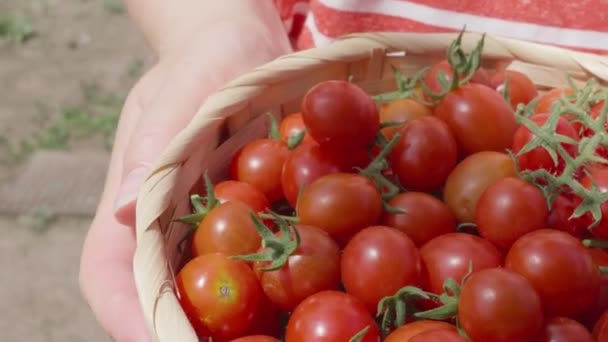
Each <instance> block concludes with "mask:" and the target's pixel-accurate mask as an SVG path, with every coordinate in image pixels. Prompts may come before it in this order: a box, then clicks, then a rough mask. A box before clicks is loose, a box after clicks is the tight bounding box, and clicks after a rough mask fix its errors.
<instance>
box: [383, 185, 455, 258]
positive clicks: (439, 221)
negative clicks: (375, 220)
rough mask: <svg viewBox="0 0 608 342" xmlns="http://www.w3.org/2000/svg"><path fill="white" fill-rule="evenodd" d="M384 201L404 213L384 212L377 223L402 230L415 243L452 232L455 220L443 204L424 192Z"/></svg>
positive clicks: (421, 243) (408, 193)
mask: <svg viewBox="0 0 608 342" xmlns="http://www.w3.org/2000/svg"><path fill="white" fill-rule="evenodd" d="M388 204H389V205H390V206H391V207H393V208H397V209H400V210H402V211H404V212H405V213H404V214H400V213H392V212H388V211H385V212H384V214H383V216H382V219H381V221H380V222H381V223H382V224H383V225H386V226H390V227H395V228H397V229H399V230H401V231H402V232H404V233H406V234H407V236H409V237H410V238H411V239H412V241H414V243H415V244H416V246H422V245H424V244H425V243H427V242H428V241H430V240H431V239H433V238H435V237H437V236H439V235H443V234H447V233H451V232H455V231H456V219H455V218H454V214H452V212H451V211H450V208H448V206H447V205H445V203H443V202H441V201H440V200H438V199H437V198H436V197H434V196H432V195H429V194H427V193H424V192H405V193H401V194H398V195H397V196H395V197H393V198H392V199H391V200H390V201H389V202H388Z"/></svg>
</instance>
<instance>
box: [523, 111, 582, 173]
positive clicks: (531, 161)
mask: <svg viewBox="0 0 608 342" xmlns="http://www.w3.org/2000/svg"><path fill="white" fill-rule="evenodd" d="M548 119H549V114H546V113H544V114H535V115H533V116H532V117H531V118H530V120H531V121H532V122H534V123H535V124H536V125H538V126H542V125H544V124H545V123H546V122H547V120H548ZM555 132H556V133H557V134H560V135H565V136H567V137H569V138H572V139H573V140H575V141H576V140H578V133H576V130H575V129H574V128H573V127H572V125H571V124H570V122H568V120H566V119H564V118H563V117H560V118H559V119H558V121H557V127H556V129H555ZM535 137H536V135H535V134H534V133H532V132H531V131H530V130H529V129H528V128H527V127H526V126H523V125H522V126H520V127H519V128H518V129H517V131H516V132H515V138H514V140H513V153H515V154H516V155H517V160H518V163H519V168H520V169H521V170H538V169H541V168H542V169H545V170H547V171H549V172H551V173H553V174H559V173H560V172H561V171H563V170H564V166H565V164H564V160H563V158H561V157H559V156H558V163H557V164H555V163H554V162H553V159H552V158H551V155H550V154H549V152H547V150H546V149H545V148H544V147H541V146H537V147H535V148H534V149H532V150H531V151H528V152H526V153H524V154H521V155H518V153H519V151H521V150H522V148H523V147H524V146H526V144H528V143H529V142H530V141H531V140H532V139H534V138H535ZM561 146H562V147H563V148H564V149H565V150H566V151H567V152H568V154H569V155H571V156H573V157H574V156H575V155H576V153H577V149H578V148H577V146H576V145H575V144H568V143H565V142H562V143H561Z"/></svg>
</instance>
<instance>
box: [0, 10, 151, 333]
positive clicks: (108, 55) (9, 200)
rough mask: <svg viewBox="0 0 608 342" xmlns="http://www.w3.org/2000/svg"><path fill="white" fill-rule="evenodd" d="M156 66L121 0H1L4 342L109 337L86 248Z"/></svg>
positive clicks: (0, 305)
mask: <svg viewBox="0 0 608 342" xmlns="http://www.w3.org/2000/svg"><path fill="white" fill-rule="evenodd" d="M150 63H151V54H150V51H149V50H148V49H147V47H146V46H145V43H144V41H143V39H142V37H141V36H140V34H139V33H138V32H137V31H136V30H135V28H134V27H133V26H132V24H131V22H130V21H129V18H128V17H127V14H126V12H125V8H124V6H123V4H122V1H121V0H0V270H2V275H1V276H0V340H1V341H3V342H13V341H15V342H16V341H29V342H38V341H45V342H53V341H62V342H72V341H75V342H76V341H90V342H97V341H108V338H106V337H105V336H104V334H103V332H102V331H101V329H100V328H99V327H98V326H97V324H96V322H95V320H94V318H93V317H92V315H91V313H90V311H89V308H88V307H87V306H86V303H84V301H83V300H82V298H81V295H80V290H79V288H78V282H77V278H78V266H79V258H80V251H81V247H82V242H83V239H84V237H85V234H86V231H87V229H88V225H89V222H90V220H91V218H92V215H93V213H94V211H95V207H96V205H97V200H98V198H99V196H100V194H101V190H102V185H103V181H104V177H105V172H106V167H107V163H108V160H109V151H110V148H111V144H112V140H113V134H114V129H115V126H116V123H117V119H118V115H119V113H120V108H121V106H122V103H123V100H124V98H125V96H126V94H127V91H128V90H129V89H130V88H131V87H132V85H133V84H134V82H135V81H136V80H137V79H138V77H139V76H140V75H141V74H142V72H143V71H144V70H145V69H146V68H147V67H148V66H149V64H150Z"/></svg>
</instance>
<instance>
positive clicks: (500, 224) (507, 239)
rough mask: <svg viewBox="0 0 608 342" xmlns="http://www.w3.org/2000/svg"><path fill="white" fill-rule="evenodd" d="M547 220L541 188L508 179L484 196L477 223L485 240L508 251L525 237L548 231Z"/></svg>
mask: <svg viewBox="0 0 608 342" xmlns="http://www.w3.org/2000/svg"><path fill="white" fill-rule="evenodd" d="M548 216H549V209H548V208H547V203H546V202H545V197H544V196H543V193H542V192H541V191H540V189H539V188H537V187H536V186H534V185H532V184H531V183H528V182H526V181H524V180H522V179H520V178H516V177H507V178H503V179H499V180H497V181H496V182H494V183H493V184H491V185H490V186H489V187H488V188H487V189H486V190H485V191H484V192H483V193H482V194H481V196H480V197H479V201H478V202H477V215H476V217H477V218H476V220H475V222H476V223H477V230H478V231H479V234H480V235H481V236H482V237H483V238H485V239H486V240H488V241H490V242H492V243H493V244H494V245H496V246H497V247H498V248H500V249H502V250H503V251H506V250H508V249H509V247H511V245H512V244H513V243H514V242H515V240H517V239H519V238H520V237H521V236H523V235H524V234H526V233H529V232H531V231H533V230H537V229H542V228H545V224H546V222H547V217H548Z"/></svg>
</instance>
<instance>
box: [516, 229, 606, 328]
mask: <svg viewBox="0 0 608 342" xmlns="http://www.w3.org/2000/svg"><path fill="white" fill-rule="evenodd" d="M505 267H506V268H508V269H511V270H513V271H515V272H517V273H519V274H521V275H523V276H524V277H525V278H526V279H528V281H529V282H530V283H531V284H532V286H534V288H535V289H536V291H537V292H538V294H539V296H540V298H541V300H542V302H543V307H544V310H545V312H546V313H547V314H550V315H554V316H565V317H571V318H576V317H578V315H581V314H584V313H585V312H587V311H588V310H590V309H591V308H593V305H594V304H595V301H596V300H597V298H598V295H599V289H600V273H599V271H598V266H597V265H596V263H595V262H594V261H593V258H592V257H591V255H590V254H589V253H588V252H587V251H586V250H585V247H583V245H582V244H581V242H580V241H579V240H577V239H576V238H574V237H573V236H572V235H570V234H567V233H564V232H562V231H558V230H553V229H541V230H536V231H533V232H531V233H528V234H526V235H524V236H522V237H521V238H520V239H519V240H517V241H516V242H515V243H514V244H513V246H512V247H511V249H510V250H509V253H508V254H507V257H506V260H505Z"/></svg>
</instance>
